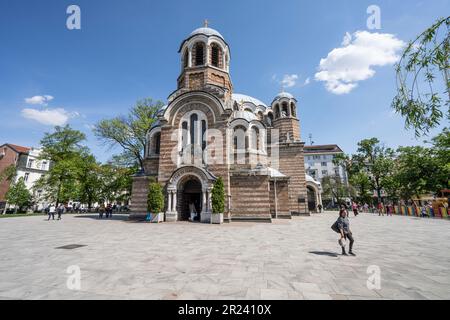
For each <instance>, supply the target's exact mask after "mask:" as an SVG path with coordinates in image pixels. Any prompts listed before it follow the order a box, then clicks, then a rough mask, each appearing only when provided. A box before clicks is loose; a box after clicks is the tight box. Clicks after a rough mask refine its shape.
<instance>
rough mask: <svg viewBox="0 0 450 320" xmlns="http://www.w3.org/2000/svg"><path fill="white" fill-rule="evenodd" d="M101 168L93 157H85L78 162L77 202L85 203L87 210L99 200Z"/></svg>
mask: <svg viewBox="0 0 450 320" xmlns="http://www.w3.org/2000/svg"><path fill="white" fill-rule="evenodd" d="M100 172H101V166H100V165H99V164H98V163H97V161H96V159H95V157H94V156H93V155H87V156H86V157H83V158H82V159H80V161H79V168H78V172H77V177H76V179H77V191H78V196H77V200H78V201H80V202H81V203H86V204H87V205H88V208H89V209H91V208H92V204H94V203H95V202H97V201H99V200H100V194H101V186H102V184H101V179H100V177H101V176H100Z"/></svg>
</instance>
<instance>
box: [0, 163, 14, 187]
mask: <svg viewBox="0 0 450 320" xmlns="http://www.w3.org/2000/svg"><path fill="white" fill-rule="evenodd" d="M16 176H17V170H16V166H15V165H14V164H11V165H9V166H7V167H6V168H5V169H3V171H2V172H0V183H1V182H3V181H10V182H11V181H14V179H15V178H16Z"/></svg>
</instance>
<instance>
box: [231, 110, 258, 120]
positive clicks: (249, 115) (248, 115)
mask: <svg viewBox="0 0 450 320" xmlns="http://www.w3.org/2000/svg"><path fill="white" fill-rule="evenodd" d="M233 119H244V120H247V121H248V122H251V121H254V120H258V117H257V116H256V115H255V114H254V113H253V112H250V111H234V112H233Z"/></svg>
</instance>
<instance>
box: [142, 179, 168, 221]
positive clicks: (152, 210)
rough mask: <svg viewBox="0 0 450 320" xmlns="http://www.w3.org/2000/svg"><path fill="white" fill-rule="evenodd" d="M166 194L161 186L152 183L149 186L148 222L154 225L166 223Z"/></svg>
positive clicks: (154, 182)
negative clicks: (164, 211) (164, 210)
mask: <svg viewBox="0 0 450 320" xmlns="http://www.w3.org/2000/svg"><path fill="white" fill-rule="evenodd" d="M163 209H164V194H163V190H162V187H161V185H160V184H159V183H158V182H156V181H151V182H150V184H149V186H148V196H147V210H148V213H147V219H146V220H147V221H150V222H153V223H160V222H164V213H163V212H162V211H163Z"/></svg>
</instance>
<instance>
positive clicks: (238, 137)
mask: <svg viewBox="0 0 450 320" xmlns="http://www.w3.org/2000/svg"><path fill="white" fill-rule="evenodd" d="M246 131H247V129H246V128H245V127H244V126H241V125H239V126H236V127H235V128H234V131H233V146H234V149H233V152H234V163H235V164H245V151H246V148H247V146H248V139H247V138H248V137H247V132H246Z"/></svg>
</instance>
